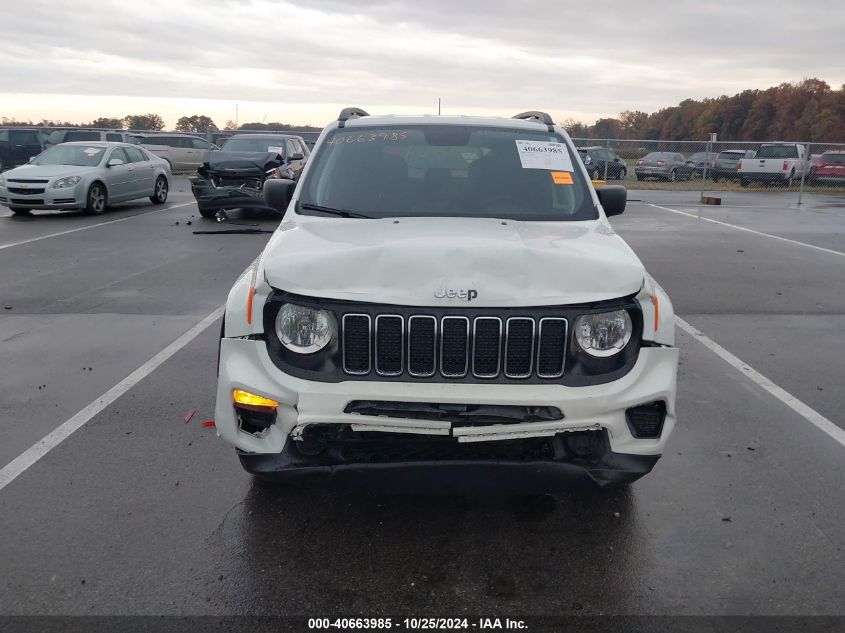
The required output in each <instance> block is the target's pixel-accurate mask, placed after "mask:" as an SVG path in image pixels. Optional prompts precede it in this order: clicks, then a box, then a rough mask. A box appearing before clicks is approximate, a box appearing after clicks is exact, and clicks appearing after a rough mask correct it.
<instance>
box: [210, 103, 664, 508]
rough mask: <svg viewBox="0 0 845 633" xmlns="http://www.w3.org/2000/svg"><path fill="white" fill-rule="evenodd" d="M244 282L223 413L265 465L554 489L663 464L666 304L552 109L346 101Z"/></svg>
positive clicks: (225, 375) (282, 198)
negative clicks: (473, 112)
mask: <svg viewBox="0 0 845 633" xmlns="http://www.w3.org/2000/svg"><path fill="white" fill-rule="evenodd" d="M264 195H265V200H266V202H267V204H268V206H270V207H272V208H275V209H277V210H279V211H280V212H281V213H283V214H284V218H283V220H282V222H281V224H280V226H279V228H278V230H277V231H276V232H275V234H274V235H273V236H272V238H271V239H270V241H269V243H268V244H267V247H266V248H265V249H264V251H263V253H262V254H261V256H260V257H259V258H258V259H257V260H256V263H255V264H254V265H253V266H252V267H251V268H250V269H249V270H247V271H246V273H245V274H244V275H243V276H242V277H241V278H240V279H239V280H238V281H237V282H236V283H235V285H234V287H233V288H232V291H231V292H230V294H229V298H228V302H227V304H226V314H225V318H224V326H223V334H222V338H221V341H220V360H219V383H218V389H217V408H216V414H215V415H216V423H217V424H216V426H217V431H218V433H219V435H220V436H221V437H223V438H224V439H225V440H227V441H229V442H231V443H232V444H234V445H235V447H236V448H237V450H238V454H239V457H240V460H241V463H242V464H243V466H244V468H245V469H246V470H247V471H249V472H251V473H253V474H255V475H257V476H258V477H260V478H263V479H274V480H286V481H289V480H292V479H294V478H297V477H306V476H308V477H310V476H320V475H323V476H325V475H340V476H342V477H343V478H344V479H345V480H346V481H352V482H355V485H362V486H372V485H378V484H383V483H386V482H389V483H391V484H395V483H396V482H401V484H402V485H411V486H413V487H416V486H419V487H429V486H430V485H433V486H435V487H437V488H438V489H439V490H441V491H446V492H457V491H460V490H466V489H474V488H476V487H477V486H479V485H488V486H493V487H494V489H495V490H497V491H500V492H508V493H509V492H522V491H525V490H526V489H530V490H534V491H537V490H545V491H553V490H556V489H561V488H563V487H567V486H570V485H571V484H572V483H573V482H576V481H579V480H582V481H584V480H586V481H592V482H595V483H598V484H600V485H610V484H623V483H628V482H631V481H633V480H635V479H637V478H638V477H641V476H642V475H644V474H646V473H648V472H649V471H650V470H651V469H652V467H653V466H654V464H655V462H656V461H657V459H658V458H659V457H660V455H661V453H662V452H663V450H664V447H665V445H666V442H667V440H668V438H669V434H670V433H671V432H672V428H673V427H674V424H675V379H676V374H677V364H678V350H677V348H675V347H674V328H673V311H672V305H671V303H670V301H669V299H668V297H667V296H666V294H665V293H664V292H663V290H662V289H661V288H660V286H658V285H657V283H656V282H655V281H654V280H653V279H652V278H651V277H650V276H649V275H648V273H646V271H645V269H644V268H643V265H642V263H641V262H640V260H639V259H638V258H637V257H636V255H635V254H634V253H633V252H632V251H631V249H630V248H629V247H628V245H627V244H626V243H625V242H624V241H623V240H622V239H621V238H620V237H619V236H618V235H616V233H615V232H614V230H613V228H612V227H611V226H610V224H609V223H608V221H607V217H606V216H608V215H613V214H616V213H621V212H622V211H623V210H624V208H625V201H626V192H625V189H624V188H622V187H600V188H598V189H597V190H595V189H593V187H592V185H591V183H590V180H589V179H588V177H587V173H586V171H585V169H584V166H583V165H582V163H581V161H580V160H579V159H578V153H577V150H576V148H575V147H574V146H573V144H572V141H571V140H570V138H569V136H568V135H567V134H566V132H565V131H564V130H563V129H561V128H560V127H559V126H556V125H554V124H553V122H552V120H551V118H550V117H549V115H548V114H545V113H542V112H527V113H524V114H521V115H517V116H516V117H514V118H512V119H499V118H475V117H452V116H419V117H400V116H383V117H373V116H369V115H368V114H367V113H366V112H363V111H361V110H358V109H354V108H348V109H346V110H344V111H343V112H342V113H341V115H340V117H339V118H338V120H337V121H336V122H333V123H332V124H331V125H329V126H328V127H326V129H325V130H324V131H323V133H322V134H321V136H320V139H319V140H318V141H317V144H316V146H315V148H314V152H313V154H312V157H311V160H310V161H309V163H308V165H307V166H306V168H305V170H304V172H303V174H302V177H301V178H300V180H299V182H298V183H294V182H292V181H288V180H269V181H267V186H266V188H265V192H264Z"/></svg>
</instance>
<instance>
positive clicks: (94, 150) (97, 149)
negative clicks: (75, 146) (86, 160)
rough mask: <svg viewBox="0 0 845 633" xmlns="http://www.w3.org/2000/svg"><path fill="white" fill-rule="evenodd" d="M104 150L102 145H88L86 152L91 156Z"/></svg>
mask: <svg viewBox="0 0 845 633" xmlns="http://www.w3.org/2000/svg"><path fill="white" fill-rule="evenodd" d="M102 151H103V148H102V147H88V148H86V149H85V154H87V155H88V156H89V157H90V156H96V155H97V154H99V153H100V152H102Z"/></svg>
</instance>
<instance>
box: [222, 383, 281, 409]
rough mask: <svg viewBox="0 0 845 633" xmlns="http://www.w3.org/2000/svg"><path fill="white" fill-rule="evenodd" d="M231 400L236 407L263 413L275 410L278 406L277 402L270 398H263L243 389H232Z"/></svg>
mask: <svg viewBox="0 0 845 633" xmlns="http://www.w3.org/2000/svg"><path fill="white" fill-rule="evenodd" d="M232 402H233V403H234V405H235V406H236V407H240V408H242V409H249V410H250V411H259V412H263V413H266V412H269V411H275V410H276V408H277V407H278V406H279V403H278V402H276V401H275V400H273V399H272V398H265V397H264V396H259V395H258V394H255V393H250V392H249V391H245V390H243V389H232Z"/></svg>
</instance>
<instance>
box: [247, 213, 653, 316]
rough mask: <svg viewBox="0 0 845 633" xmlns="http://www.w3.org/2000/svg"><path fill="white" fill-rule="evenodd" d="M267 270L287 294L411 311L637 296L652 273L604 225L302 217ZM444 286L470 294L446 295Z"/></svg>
mask: <svg viewBox="0 0 845 633" xmlns="http://www.w3.org/2000/svg"><path fill="white" fill-rule="evenodd" d="M263 266H264V272H265V277H266V279H267V281H268V283H269V284H270V285H271V286H273V287H275V288H278V289H280V290H286V291H288V292H292V293H295V294H300V295H305V296H310V297H326V298H334V299H346V300H353V301H369V302H374V303H385V304H395V305H412V306H446V305H452V306H460V305H471V306H473V307H484V306H490V307H500V306H540V305H559V304H568V303H586V302H592V301H600V300H603V299H615V298H618V297H623V296H626V295H631V294H635V293H636V292H637V291H639V289H640V288H641V287H642V285H643V278H644V274H645V270H644V268H643V265H642V263H641V262H640V260H639V259H638V258H637V256H636V255H635V254H634V253H633V251H632V250H631V249H630V248H629V247H628V245H627V244H626V243H625V242H624V241H623V240H622V239H621V238H620V237H619V236H618V235H616V234H615V233H614V232H613V230H612V229H611V228H610V226H609V225H608V224H606V222H604V221H602V220H597V221H590V222H516V221H513V220H507V221H504V220H497V219H492V218H442V217H438V218H398V219H393V218H386V219H383V220H361V219H344V218H317V217H310V216H297V218H296V221H295V222H293V221H290V220H286V221H284V222H283V223H282V225H281V226H280V228H279V230H278V231H277V232H276V234H275V235H274V236H273V237H272V239H271V240H270V243H269V244H268V245H267V249H266V250H265V254H264V258H263ZM444 289H446V290H448V289H452V290H454V291H456V294H457V291H461V290H464V291H467V292H465V293H464V294H463V297H458V296H455V297H454V298H449V296H448V295H447V296H446V297H443V298H437V296H439V295H442V294H443V291H444ZM469 290H475V291H476V293H477V294H476V296H475V297H474V298H473V300H472V302H471V303H468V301H467V298H468V296H469V295H470V294H471V293H469V292H468V291H469Z"/></svg>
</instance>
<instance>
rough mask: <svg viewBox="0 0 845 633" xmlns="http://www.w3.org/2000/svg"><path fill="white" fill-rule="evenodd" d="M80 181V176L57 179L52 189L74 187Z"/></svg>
mask: <svg viewBox="0 0 845 633" xmlns="http://www.w3.org/2000/svg"><path fill="white" fill-rule="evenodd" d="M80 180H82V177H81V176H68V177H67V178H59V179H58V180H57V181H56V182H54V183H53V187H52V188H53V189H66V188H67V187H73V186H74V185H76V184H77V183H78V182H79V181H80Z"/></svg>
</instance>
